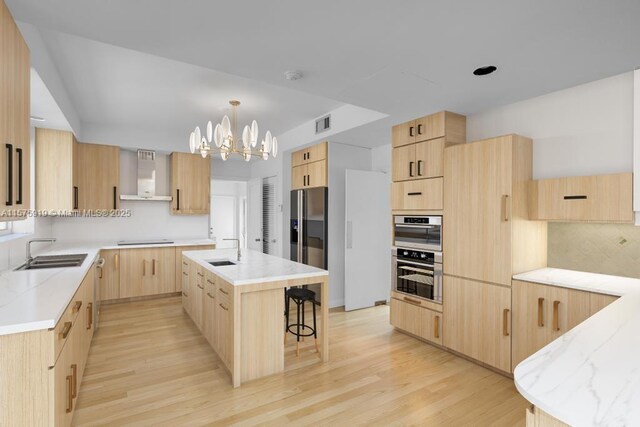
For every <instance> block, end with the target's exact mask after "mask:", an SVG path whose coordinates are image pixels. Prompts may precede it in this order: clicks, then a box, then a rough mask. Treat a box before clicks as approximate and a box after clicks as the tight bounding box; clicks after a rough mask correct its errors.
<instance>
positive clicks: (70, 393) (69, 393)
mask: <svg viewBox="0 0 640 427" xmlns="http://www.w3.org/2000/svg"><path fill="white" fill-rule="evenodd" d="M72 385H73V377H72V376H71V375H67V410H66V412H67V414H68V413H70V412H71V411H73V388H72Z"/></svg>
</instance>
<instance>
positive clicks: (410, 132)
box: [409, 126, 415, 136]
mask: <svg viewBox="0 0 640 427" xmlns="http://www.w3.org/2000/svg"><path fill="white" fill-rule="evenodd" d="M409 136H415V135H414V134H413V126H409Z"/></svg>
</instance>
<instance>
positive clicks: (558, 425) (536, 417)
mask: <svg viewBox="0 0 640 427" xmlns="http://www.w3.org/2000/svg"><path fill="white" fill-rule="evenodd" d="M525 420H526V423H525V425H526V427H569V425H568V424H565V423H563V422H562V421H560V420H558V419H557V418H554V417H552V416H551V415H549V414H547V413H546V412H544V411H543V410H541V409H539V408H537V407H535V406H532V407H530V408H527V412H526V418H525Z"/></svg>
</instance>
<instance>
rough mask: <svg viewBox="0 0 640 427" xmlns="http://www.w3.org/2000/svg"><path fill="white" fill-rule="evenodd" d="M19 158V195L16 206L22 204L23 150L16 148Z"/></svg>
mask: <svg viewBox="0 0 640 427" xmlns="http://www.w3.org/2000/svg"><path fill="white" fill-rule="evenodd" d="M16 155H17V156H18V195H17V196H16V205H21V204H22V148H16Z"/></svg>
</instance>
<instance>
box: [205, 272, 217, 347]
mask: <svg viewBox="0 0 640 427" xmlns="http://www.w3.org/2000/svg"><path fill="white" fill-rule="evenodd" d="M204 291H205V292H204V298H203V305H202V306H203V309H202V335H204V337H205V338H206V339H207V341H208V342H209V345H210V346H211V347H213V348H214V349H215V348H217V347H218V335H217V329H216V310H217V301H218V299H217V298H216V292H217V288H216V276H215V274H213V273H211V272H210V271H205V273H204Z"/></svg>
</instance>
